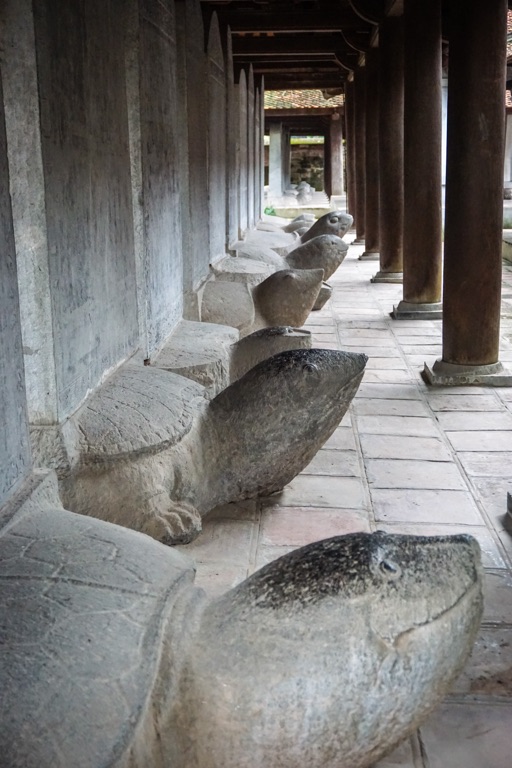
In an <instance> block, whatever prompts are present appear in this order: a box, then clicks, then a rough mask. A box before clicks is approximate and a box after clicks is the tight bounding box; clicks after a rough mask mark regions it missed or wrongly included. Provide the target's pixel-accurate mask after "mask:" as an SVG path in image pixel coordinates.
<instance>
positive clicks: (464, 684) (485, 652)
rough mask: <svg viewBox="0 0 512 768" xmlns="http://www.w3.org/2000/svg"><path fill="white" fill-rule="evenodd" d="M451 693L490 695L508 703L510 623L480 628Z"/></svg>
mask: <svg viewBox="0 0 512 768" xmlns="http://www.w3.org/2000/svg"><path fill="white" fill-rule="evenodd" d="M451 693H452V694H454V695H470V696H493V697H498V698H503V699H509V700H510V702H511V703H512V627H482V628H481V629H480V632H479V633H478V636H477V638H476V640H475V644H474V646H473V651H472V653H471V657H470V659H469V660H468V662H467V663H466V666H465V667H464V669H463V671H462V672H461V674H460V675H459V677H458V678H457V680H456V681H455V683H454V684H453V686H452V689H451ZM511 725H512V723H511Z"/></svg>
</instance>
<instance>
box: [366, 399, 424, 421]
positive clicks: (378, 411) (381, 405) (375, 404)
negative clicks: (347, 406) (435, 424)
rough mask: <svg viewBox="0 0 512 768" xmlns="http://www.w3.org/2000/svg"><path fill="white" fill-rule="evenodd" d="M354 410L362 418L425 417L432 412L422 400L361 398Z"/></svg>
mask: <svg viewBox="0 0 512 768" xmlns="http://www.w3.org/2000/svg"><path fill="white" fill-rule="evenodd" d="M352 408H353V410H354V412H355V413H357V415H358V416H359V415H361V416H379V417H382V416H424V417H429V416H430V415H431V414H430V411H429V409H428V408H427V407H426V406H425V405H424V403H423V402H422V401H421V400H379V399H375V400H372V399H370V398H368V399H367V398H364V397H359V398H357V399H356V400H354V401H353V404H352Z"/></svg>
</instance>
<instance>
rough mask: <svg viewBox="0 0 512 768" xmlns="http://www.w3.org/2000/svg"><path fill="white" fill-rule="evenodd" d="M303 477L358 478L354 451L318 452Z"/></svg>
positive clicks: (358, 471)
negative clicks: (332, 476)
mask: <svg viewBox="0 0 512 768" xmlns="http://www.w3.org/2000/svg"><path fill="white" fill-rule="evenodd" d="M303 474H304V475H337V476H338V477H359V476H360V475H361V468H360V465H359V457H358V455H357V453H356V451H336V450H333V451H331V450H324V449H322V450H321V451H318V453H317V454H316V456H315V457H314V458H313V460H312V461H311V462H310V463H309V464H308V466H307V467H306V468H305V469H304V470H303Z"/></svg>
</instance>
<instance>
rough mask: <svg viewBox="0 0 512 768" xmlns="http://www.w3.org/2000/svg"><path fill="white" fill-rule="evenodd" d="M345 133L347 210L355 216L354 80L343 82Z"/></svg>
mask: <svg viewBox="0 0 512 768" xmlns="http://www.w3.org/2000/svg"><path fill="white" fill-rule="evenodd" d="M345 135H346V137H347V145H346V146H347V210H348V212H349V213H350V214H351V215H352V216H354V217H355V212H356V153H355V110H354V82H353V81H352V80H348V81H347V82H346V83H345Z"/></svg>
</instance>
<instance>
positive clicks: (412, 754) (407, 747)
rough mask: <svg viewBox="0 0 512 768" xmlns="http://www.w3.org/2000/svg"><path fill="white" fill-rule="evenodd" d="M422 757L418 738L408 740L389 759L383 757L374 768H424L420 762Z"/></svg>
mask: <svg viewBox="0 0 512 768" xmlns="http://www.w3.org/2000/svg"><path fill="white" fill-rule="evenodd" d="M419 757H420V747H419V744H418V738H417V736H413V737H412V738H409V739H406V740H405V741H403V742H402V743H401V744H400V746H398V747H397V748H396V749H395V750H394V752H392V753H391V754H390V755H388V756H387V757H383V758H382V760H379V762H378V763H375V765H374V766H373V768H398V767H400V768H419V766H420V765H421V768H423V766H422V764H421V763H419V762H418V759H419Z"/></svg>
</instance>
